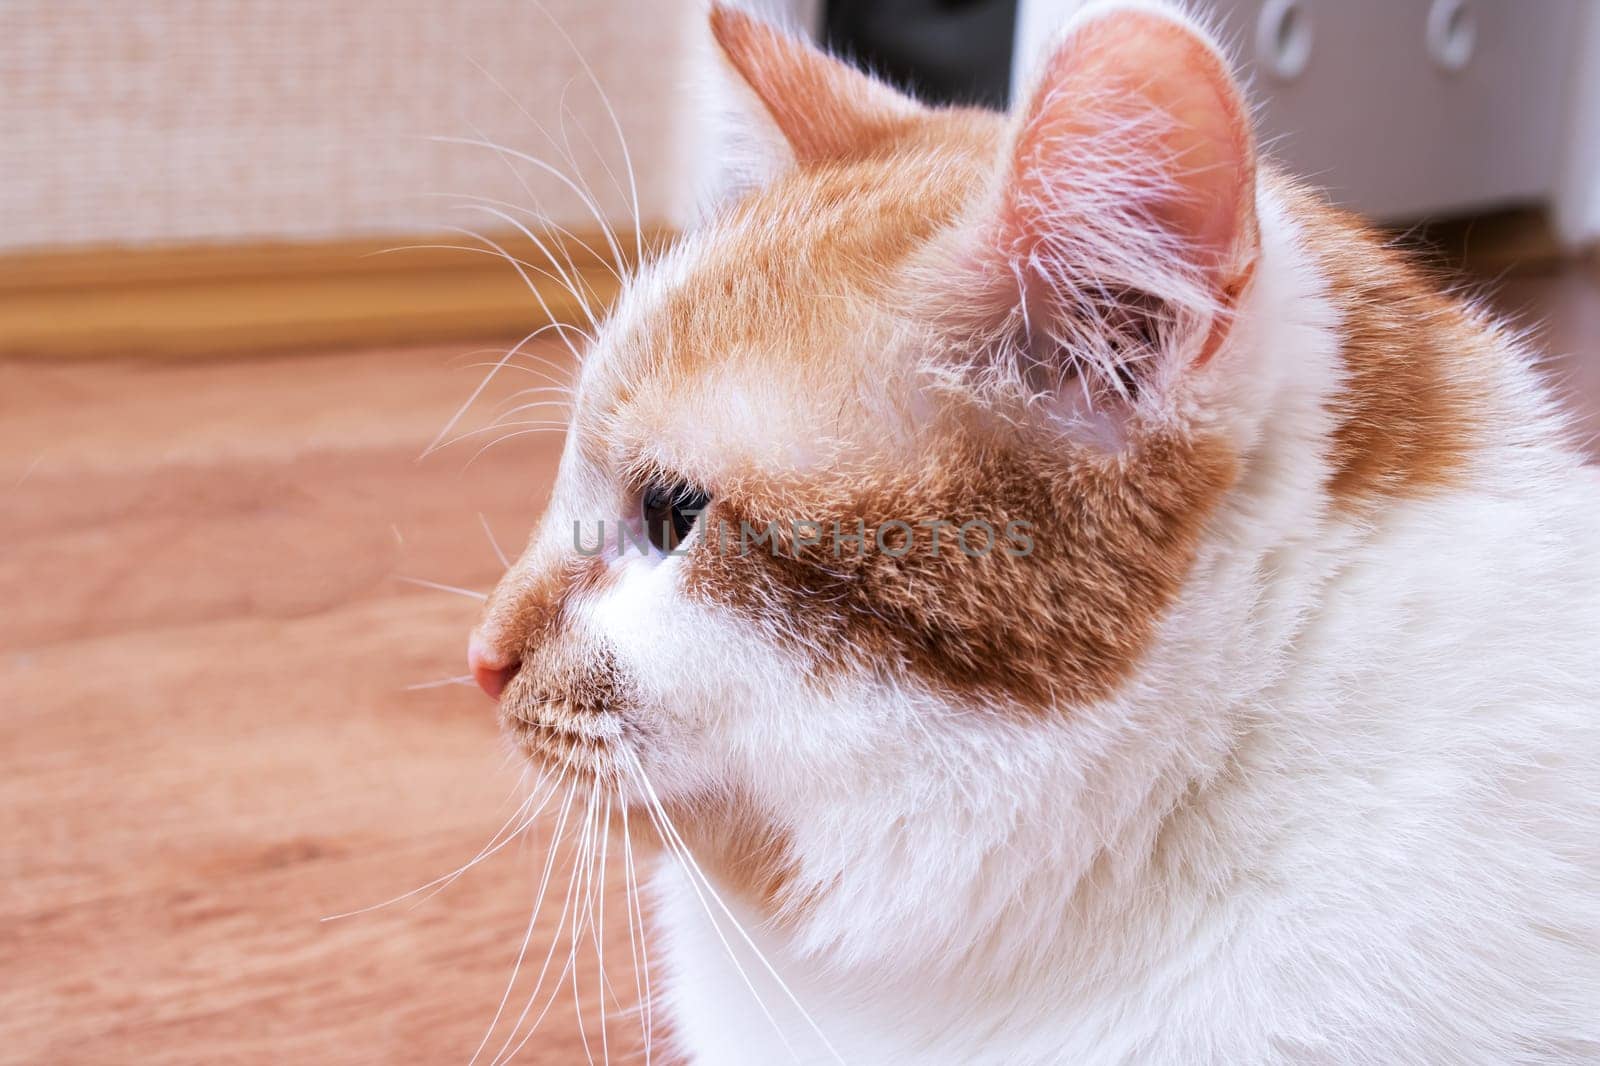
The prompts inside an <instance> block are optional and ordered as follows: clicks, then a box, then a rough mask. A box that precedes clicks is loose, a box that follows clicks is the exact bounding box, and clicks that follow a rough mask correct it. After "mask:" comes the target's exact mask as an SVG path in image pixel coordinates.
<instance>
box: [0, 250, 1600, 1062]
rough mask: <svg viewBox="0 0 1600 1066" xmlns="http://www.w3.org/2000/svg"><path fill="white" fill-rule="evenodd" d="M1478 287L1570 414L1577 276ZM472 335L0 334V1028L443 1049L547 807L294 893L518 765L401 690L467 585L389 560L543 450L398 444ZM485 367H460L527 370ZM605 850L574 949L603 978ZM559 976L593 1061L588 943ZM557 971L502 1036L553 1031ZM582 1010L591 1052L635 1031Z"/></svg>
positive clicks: (467, 1050)
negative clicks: (193, 337) (419, 339)
mask: <svg viewBox="0 0 1600 1066" xmlns="http://www.w3.org/2000/svg"><path fill="white" fill-rule="evenodd" d="M1505 293H1506V295H1505V302H1506V305H1507V306H1508V307H1511V308H1513V309H1519V310H1525V311H1527V312H1528V313H1530V314H1533V315H1549V316H1552V317H1553V329H1552V330H1551V331H1550V334H1549V338H1550V340H1551V342H1552V344H1553V345H1554V346H1555V347H1557V348H1560V349H1563V350H1566V351H1571V352H1576V353H1577V356H1576V357H1574V358H1569V359H1566V360H1563V361H1560V362H1558V363H1557V364H1555V367H1556V370H1557V372H1558V373H1559V374H1560V375H1562V376H1563V377H1564V379H1565V380H1567V381H1568V383H1569V386H1570V388H1571V389H1572V390H1573V391H1574V393H1575V394H1576V395H1578V396H1579V397H1580V398H1581V399H1582V400H1583V401H1584V403H1585V407H1586V411H1587V415H1586V417H1587V418H1588V420H1589V421H1588V429H1589V431H1590V432H1591V433H1600V402H1597V400H1600V295H1597V290H1596V284H1595V279H1594V276H1593V275H1591V274H1586V273H1583V272H1582V271H1570V272H1564V273H1558V274H1554V275H1550V276H1546V277H1519V278H1516V279H1514V280H1513V281H1512V282H1511V283H1509V285H1508V286H1507V287H1506V289H1505ZM545 354H547V355H548V354H550V352H549V350H546V351H545ZM481 358H482V357H481V356H479V357H476V359H481ZM476 359H475V358H474V357H468V356H463V355H461V354H460V352H459V349H457V348H446V349H426V350H400V351H379V352H361V353H353V354H352V353H345V354H321V355H308V356H302V357H299V358H282V359H274V360H252V361H247V362H238V363H211V364H192V363H191V364H186V365H173V366H161V365H152V364H148V363H142V364H141V363H133V364H120V363H115V362H97V363H87V364H80V365H70V366H67V365H62V366H46V365H39V364H11V365H3V364H0V493H3V494H4V499H5V501H6V502H5V506H4V507H3V508H0V590H3V597H4V598H3V602H4V610H3V612H0V751H3V758H4V774H3V776H0V820H3V825H4V830H3V832H4V836H3V843H0V849H3V852H0V853H3V857H4V865H3V871H0V872H3V876H0V960H3V961H0V1060H4V1061H8V1062H30V1063H132V1062H138V1063H218V1062H230V1063H285V1062H316V1063H344V1062H364V1063H450V1062H458V1063H460V1062H466V1061H467V1060H468V1058H469V1057H470V1056H471V1055H472V1053H473V1050H474V1049H475V1048H476V1047H477V1046H478V1044H479V1041H480V1039H481V1038H482V1037H483V1035H484V1033H485V1031H486V1030H487V1029H488V1028H489V1025H490V1021H491V1018H492V1017H493V1016H494V1013H495V1007H496V1005H497V1004H498V1003H499V1002H500V1000H501V997H502V993H503V991H504V989H505V987H506V981H507V978H508V976H509V975H510V973H511V971H512V967H513V965H514V963H515V961H516V959H517V957H518V948H519V945H520V943H521V940H522V937H523V934H524V930H525V928H526V927H527V918H528V913H529V907H530V902H531V899H532V895H533V889H534V884H535V880H536V876H537V873H538V869H537V866H538V862H539V860H540V859H541V858H542V857H543V855H544V854H545V844H546V841H547V839H548V837H547V833H548V830H547V829H545V828H544V827H543V826H541V828H540V829H539V830H538V831H536V832H535V833H533V834H532V835H531V839H530V841H529V842H528V844H527V845H526V846H525V847H517V846H513V847H510V848H507V849H506V850H505V851H504V852H502V853H500V854H498V855H496V856H495V857H493V858H492V859H490V860H488V861H486V862H485V863H483V864H481V865H480V866H478V867H476V868H474V869H473V870H471V871H469V872H468V873H466V874H465V875H464V876H463V877H461V878H460V879H459V880H458V881H456V882H454V883H453V884H452V885H450V887H449V888H448V889H447V890H445V891H443V892H440V893H439V894H438V895H436V896H434V897H433V898H430V899H428V900H426V901H425V902H422V903H420V904H418V905H415V906H413V905H411V902H410V901H408V902H406V903H402V904H398V905H395V906H391V907H387V908H383V909H380V910H377V911H374V912H371V913H368V914H364V915H360V916H357V917H352V918H346V919H343V920H339V921H334V922H323V921H321V920H320V919H322V918H323V917H324V916H327V915H332V914H335V913H338V912H342V911H348V910H352V909H355V908H360V907H364V906H367V905H370V904H374V903H377V902H380V901H382V900H385V899H388V898H389V897H392V896H395V895H397V894H400V893H403V892H405V891H407V890H409V889H413V888H416V887H417V886H420V885H423V884H425V883H427V882H429V881H430V880H432V879H434V878H436V877H438V876H439V875H441V874H445V873H448V872H450V871H451V870H453V869H455V868H456V867H457V866H459V865H460V864H461V863H463V862H465V861H467V860H468V859H469V858H471V857H472V855H473V854H474V853H475V852H476V851H477V850H478V849H479V847H480V846H482V845H483V844H484V843H485V842H486V841H488V840H489V839H490V837H491V836H492V835H493V833H494V832H495V829H496V827H498V826H499V825H500V824H501V823H502V822H503V821H504V819H505V818H506V816H507V815H508V814H510V812H511V811H512V810H513V809H514V806H515V802H516V801H517V800H518V799H520V796H521V793H520V792H519V791H518V789H519V786H520V775H519V773H518V771H517V769H516V768H515V767H512V766H510V765H508V761H507V758H506V754H505V749H504V748H503V747H502V745H501V743H500V741H499V740H498V738H497V735H496V731H495V727H494V723H493V715H492V713H491V708H490V705H489V703H488V701H487V700H486V699H484V697H483V696H481V695H480V694H479V693H478V692H477V691H476V690H473V689H468V688H464V687H456V686H451V685H443V686H439V687H432V688H421V689H412V688H410V686H414V685H418V684H425V683H428V682H433V681H438V680H442V679H446V678H451V677H454V676H456V675H459V674H460V673H461V672H462V646H463V643H464V641H465V637H466V632H467V628H468V626H469V625H470V623H471V622H472V620H473V617H474V611H475V607H476V604H475V603H474V602H473V601H472V600H470V599H468V598H465V597H461V596H456V595H453V594H449V593H443V592H436V591H431V590H428V589H424V588H421V587H419V586H416V585H411V584H407V583H405V582H403V581H401V580H399V579H400V578H401V577H402V576H410V577H415V578H421V579H426V580H430V581H435V582H439V583H443V584H447V585H453V586H460V587H464V588H469V589H483V588H486V587H487V586H488V585H489V584H490V583H491V582H492V581H493V580H494V578H495V576H496V574H497V572H498V570H499V564H498V562H497V560H496V557H495V553H494V551H493V549H492V548H491V545H490V543H489V540H488V538H487V537H486V535H485V532H484V529H483V528H482V526H481V525H480V520H479V515H480V514H481V515H482V516H483V519H484V521H485V522H486V523H487V524H488V526H489V527H490V528H491V529H492V530H493V531H494V535H495V536H496V537H497V538H498V539H499V540H500V542H501V543H502V545H504V546H505V547H506V549H507V550H508V551H510V550H514V547H515V546H516V545H517V544H518V543H519V542H520V541H521V539H522V538H523V537H524V536H525V533H526V530H527V528H528V526H529V524H530V523H531V521H532V520H533V518H534V517H535V515H536V514H537V511H538V508H539V504H540V502H541V499H542V496H543V494H544V492H545V491H546V489H547V486H548V484H549V479H550V475H551V471H552V469H553V465H554V463H555V459H556V454H557V447H558V441H557V438H556V437H555V436H554V435H553V434H535V435H528V436H522V437H518V438H515V439H512V440H508V441H506V442H505V443H503V444H501V445H499V446H497V447H495V448H492V449H490V450H489V451H487V452H486V453H484V454H483V455H481V456H480V457H478V458H477V459H476V461H473V462H470V463H469V462H468V460H469V459H471V458H472V455H473V453H474V452H475V451H476V450H477V447H478V444H479V442H480V441H481V440H483V439H484V438H478V439H477V440H474V441H469V442H466V443H463V444H461V445H457V446H455V447H453V448H450V449H447V450H445V451H444V452H442V453H440V454H437V455H435V456H433V457H431V458H429V459H427V460H425V461H422V462H418V461H417V455H418V453H419V452H420V451H421V450H422V448H423V446H424V445H425V444H426V443H427V442H428V441H429V440H430V439H431V438H432V436H433V435H434V433H435V432H437V430H438V429H439V428H440V426H441V425H442V424H443V423H444V421H445V419H446V418H447V417H448V416H449V415H450V413H451V412H452V410H453V409H454V407H455V406H456V405H457V404H458V403H459V402H460V401H461V400H463V399H465V397H466V396H467V395H468V394H469V393H470V392H471V390H472V387H473V386H474V385H475V384H476V382H477V381H478V379H479V377H480V376H481V374H482V371H481V369H472V368H470V367H468V366H467V365H466V364H467V363H471V362H474V361H476ZM518 377H520V378H521V379H524V380H517V381H508V384H507V385H506V386H505V387H504V388H502V389H500V390H499V391H498V392H496V393H495V394H494V398H495V399H500V398H503V397H504V396H505V395H506V394H507V393H508V392H509V391H510V390H511V389H512V388H514V387H520V386H523V385H526V384H533V383H534V380H533V378H532V377H531V376H530V375H520V376H518ZM492 406H493V404H492V403H489V404H485V405H480V407H479V413H478V414H476V415H474V418H473V420H472V421H471V422H469V425H482V424H483V421H484V418H483V413H484V412H487V411H488V410H489V409H490V408H491V407H492ZM613 856H615V852H613ZM612 867H613V868H612V869H611V871H610V873H609V875H608V878H607V883H608V885H609V886H611V889H610V892H609V893H608V896H607V900H608V902H607V907H608V911H609V913H610V915H611V917H610V918H609V919H608V924H609V928H608V930H607V938H608V941H609V944H610V946H609V948H608V969H609V970H610V971H611V980H612V982H613V986H614V987H615V988H616V990H617V994H618V996H619V997H620V998H621V999H622V1000H623V1001H627V1000H630V999H632V996H631V994H630V993H631V989H632V987H633V978H632V976H631V970H630V968H629V966H628V957H629V951H628V943H627V938H626V926H625V925H624V923H623V922H622V921H621V920H620V919H619V918H618V917H617V916H618V915H620V914H622V913H623V912H622V905H621V901H620V900H621V898H620V896H618V895H617V893H616V886H617V885H618V884H619V883H620V882H619V876H620V875H619V871H618V870H617V869H616V864H615V862H613V864H612ZM559 887H560V886H559V885H558V888H559ZM547 913H549V914H550V915H552V916H553V914H554V913H555V912H554V910H549V911H548V912H547ZM548 924H549V923H543V924H541V926H540V927H539V928H538V929H536V930H535V932H534V935H533V940H532V944H531V946H530V949H529V958H530V962H529V963H528V964H525V966H524V970H523V973H522V978H521V979H519V981H518V984H517V988H516V990H515V992H513V994H512V996H511V997H510V1003H511V1008H510V1009H511V1012H512V1015H513V1016H514V1015H515V1013H516V1012H518V1011H520V1009H521V1006H522V1003H523V1002H525V1001H526V998H527V996H528V994H529V993H530V992H531V987H532V985H531V980H529V978H530V977H531V973H532V972H533V971H534V970H536V964H537V962H538V961H540V960H542V958H543V957H544V955H545V949H546V946H547V945H548V944H549V935H548ZM590 954H592V952H591V953H590ZM564 957H565V945H564V944H563V945H561V949H560V952H559V953H558V956H557V961H558V964H559V962H560V960H561V959H563V958H564ZM578 983H579V989H580V992H581V994H582V997H583V999H584V1000H585V1002H586V1003H587V1007H586V1011H587V1018H588V1020H589V1023H590V1024H589V1029H588V1031H587V1035H588V1036H589V1038H590V1043H591V1045H592V1047H593V1053H594V1056H595V1058H596V1059H597V1060H598V1059H599V1057H600V1053H601V1049H600V1045H599V1042H598V1039H597V1034H596V1032H595V1028H594V1020H595V1018H596V1014H597V1010H598V1002H597V999H596V997H597V991H596V989H597V981H596V974H595V966H594V963H593V960H592V958H590V957H589V956H588V955H585V957H584V960H583V963H582V965H581V966H580V967H579V982H578ZM624 989H626V990H627V991H624ZM572 999H573V997H572V993H571V989H570V987H567V990H566V993H565V995H561V996H558V997H557V999H556V1006H555V1008H554V1011H553V1012H552V1014H551V1016H550V1017H549V1018H547V1019H546V1021H545V1022H544V1024H543V1025H542V1027H541V1028H540V1030H539V1033H538V1035H536V1036H535V1037H534V1038H533V1040H532V1041H531V1042H530V1043H529V1044H528V1046H527V1047H526V1048H525V1049H524V1052H523V1054H522V1055H521V1056H520V1057H519V1058H518V1061H519V1062H524V1063H546V1064H562V1066H566V1064H571V1063H577V1062H583V1061H585V1057H584V1052H583V1044H582V1040H581V1037H580V1033H579V1029H578V1026H577V1024H576V1022H575V1019H574V1016H573V1012H572V1010H571V1003H572ZM607 1002H608V1003H610V999H609V997H608V1000H607ZM610 1009H611V1011H612V1014H613V1015H615V1011H616V1008H615V1005H612V1006H611V1008H610ZM730 1009H735V1008H734V1007H733V1006H730ZM613 1021H614V1024H613V1025H612V1026H611V1030H610V1037H609V1040H610V1050H611V1051H612V1053H613V1055H614V1056H615V1057H616V1058H618V1060H619V1061H622V1060H624V1056H623V1055H621V1054H618V1052H619V1051H621V1050H623V1049H624V1048H631V1047H632V1046H634V1045H635V1044H636V1042H637V1036H636V1034H637V1031H638V1030H637V1027H636V1025H635V1024H634V1022H633V1019H631V1018H625V1019H623V1020H621V1021H620V1022H617V1021H616V1020H615V1018H613ZM510 1029H511V1027H510V1025H509V1018H507V1019H502V1021H501V1024H500V1025H499V1027H498V1029H497V1032H496V1035H495V1037H494V1039H493V1040H492V1041H491V1042H490V1043H489V1044H488V1048H487V1051H488V1054H487V1055H486V1056H485V1060H487V1058H488V1057H490V1056H492V1053H493V1052H494V1051H495V1050H496V1049H497V1048H499V1047H500V1046H501V1041H502V1040H503V1039H504V1037H505V1036H506V1035H507V1034H508V1033H509V1032H510Z"/></svg>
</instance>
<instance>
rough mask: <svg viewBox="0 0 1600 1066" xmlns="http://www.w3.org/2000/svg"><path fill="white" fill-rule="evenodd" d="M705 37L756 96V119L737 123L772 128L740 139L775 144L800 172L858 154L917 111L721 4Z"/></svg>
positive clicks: (818, 52) (802, 43)
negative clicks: (818, 164) (799, 166)
mask: <svg viewBox="0 0 1600 1066" xmlns="http://www.w3.org/2000/svg"><path fill="white" fill-rule="evenodd" d="M711 35H712V38H713V39H714V40H715V41H716V44H717V47H718V49H719V50H720V51H721V53H722V56H723V57H724V59H726V61H727V63H728V65H729V66H731V67H732V69H733V72H734V73H735V74H736V75H737V77H738V79H739V82H740V83H741V84H742V86H743V87H744V88H745V89H746V90H748V92H749V94H751V95H753V96H754V100H753V101H751V103H752V104H753V105H754V107H753V109H751V110H752V111H754V112H755V113H747V114H746V115H744V116H741V117H742V118H743V119H744V120H745V121H748V122H751V123H754V124H757V125H759V126H765V127H770V129H762V130H756V131H745V132H746V133H747V134H750V135H751V136H750V139H753V140H757V141H761V140H766V141H773V140H775V141H777V142H778V143H779V144H781V146H782V149H783V151H784V152H785V153H786V154H787V156H788V159H787V160H786V162H794V163H799V164H800V165H802V166H805V165H809V164H814V163H823V162H828V161H831V160H837V159H845V158H849V157H850V156H853V155H860V154H864V153H866V152H869V151H871V150H872V148H873V147H874V146H875V145H877V144H880V143H882V141H883V140H885V139H886V138H888V137H890V136H892V135H893V134H894V133H895V132H896V131H897V130H899V129H901V128H903V126H904V125H905V123H906V122H907V121H909V120H910V119H912V118H914V117H915V116H916V114H917V113H918V112H919V111H921V110H922V108H921V105H919V104H917V103H916V102H915V101H913V100H911V99H910V98H909V97H906V96H903V95H901V94H900V93H898V92H896V91H895V90H893V89H891V88H889V87H888V86H886V85H884V84H883V83H881V82H878V81H875V80H873V79H872V78H871V77H869V76H868V75H866V74H864V73H862V72H861V71H859V70H856V69H855V68H854V67H851V66H849V65H848V64H845V63H842V62H840V61H839V60H837V59H834V58H833V57H831V56H829V55H827V54H826V53H824V52H822V51H821V50H819V49H818V48H816V47H815V46H813V45H811V44H810V43H808V42H806V41H803V40H800V39H798V38H796V37H791V36H789V35H788V34H786V33H784V32H782V31H781V30H778V29H777V28H775V27H773V26H771V25H769V24H768V23H766V22H763V21H761V20H760V19H757V18H755V17H753V16H751V15H748V14H746V13H745V12H743V11H740V10H738V9H737V8H734V7H730V6H728V5H726V4H721V3H718V4H714V5H713V6H712V8H711ZM769 132H770V133H772V134H775V135H776V136H775V137H768V136H766V134H767V133H769Z"/></svg>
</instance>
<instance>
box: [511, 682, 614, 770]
mask: <svg viewBox="0 0 1600 1066" xmlns="http://www.w3.org/2000/svg"><path fill="white" fill-rule="evenodd" d="M500 718H501V722H502V724H503V726H504V728H505V730H506V733H507V735H508V736H510V737H511V739H512V740H513V741H514V742H515V743H516V745H517V750H518V751H520V752H521V753H522V754H523V755H524V756H526V757H527V758H528V760H529V761H530V762H533V763H534V764H536V765H538V766H542V767H545V768H547V769H550V770H554V771H558V772H563V773H567V774H571V775H575V776H578V777H581V778H589V779H594V778H607V779H609V778H615V777H616V776H617V775H618V773H619V770H620V766H619V762H618V751H617V746H618V744H619V743H621V740H622V720H621V718H619V717H618V716H617V715H614V714H609V713H605V712H602V713H599V714H595V713H585V714H575V713H574V712H573V709H572V708H571V706H570V705H567V704H565V703H564V702H563V701H555V700H538V701H516V702H512V701H505V702H503V703H502V706H501V712H500Z"/></svg>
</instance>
